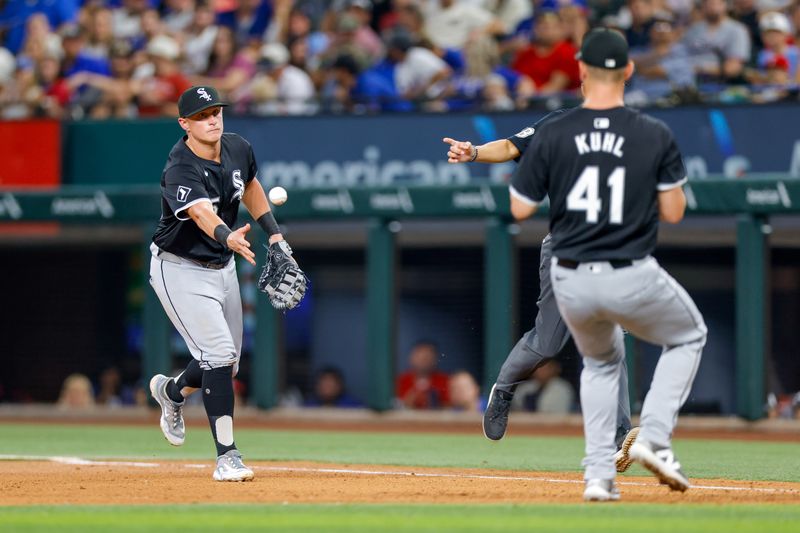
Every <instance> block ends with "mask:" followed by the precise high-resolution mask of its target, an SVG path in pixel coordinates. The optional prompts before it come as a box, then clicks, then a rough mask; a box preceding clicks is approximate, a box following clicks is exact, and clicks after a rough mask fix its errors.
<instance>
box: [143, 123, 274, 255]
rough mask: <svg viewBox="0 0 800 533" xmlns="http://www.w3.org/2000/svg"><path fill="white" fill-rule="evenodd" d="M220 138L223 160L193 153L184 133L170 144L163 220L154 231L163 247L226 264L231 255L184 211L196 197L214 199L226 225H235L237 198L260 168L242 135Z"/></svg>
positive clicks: (163, 179)
mask: <svg viewBox="0 0 800 533" xmlns="http://www.w3.org/2000/svg"><path fill="white" fill-rule="evenodd" d="M221 143H222V148H221V152H220V161H221V162H220V163H217V162H216V161H211V160H208V159H203V158H201V157H198V156H197V155H195V153H194V152H192V151H191V150H190V149H189V147H188V146H186V136H184V137H183V138H182V139H180V140H179V141H178V142H177V143H175V146H173V147H172V150H171V151H170V153H169V158H168V159H167V164H166V166H165V167H164V172H163V173H162V174H161V220H160V221H159V223H158V228H157V229H156V232H155V234H154V235H153V242H154V243H156V246H158V247H159V248H161V249H162V250H166V251H167V252H171V253H173V254H175V255H178V256H180V257H185V258H187V259H195V260H197V261H203V262H206V263H216V264H224V263H227V262H228V260H229V259H230V258H231V255H233V252H231V251H230V250H228V249H227V248H226V247H224V246H222V244H220V243H218V242H217V241H215V240H214V239H212V238H211V237H209V236H208V235H206V234H205V233H204V232H203V230H201V229H200V227H199V226H198V225H197V224H195V223H194V222H192V221H191V220H190V218H189V214H188V213H187V211H186V210H187V209H189V208H190V207H191V206H193V205H195V204H197V203H198V202H211V204H212V205H213V207H214V211H215V212H216V213H217V215H218V216H219V217H220V218H221V219H222V221H223V222H225V224H227V225H228V227H230V228H233V227H234V226H235V225H236V217H237V215H238V214H239V202H240V201H241V199H242V195H243V194H244V190H245V188H246V187H247V184H248V183H250V181H251V180H252V179H253V178H255V177H256V174H257V173H258V167H257V165H256V159H255V155H254V154H253V148H252V147H251V146H250V143H248V142H247V141H246V140H244V139H243V138H242V137H240V136H239V135H236V134H235V133H224V134H223V135H222V139H221Z"/></svg>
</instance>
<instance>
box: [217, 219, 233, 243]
mask: <svg viewBox="0 0 800 533" xmlns="http://www.w3.org/2000/svg"><path fill="white" fill-rule="evenodd" d="M231 233H233V232H232V231H231V228H229V227H228V226H226V225H225V224H220V225H218V226H217V227H216V228H214V239H216V241H217V242H218V243H220V244H221V245H222V246H224V247H225V248H227V247H228V235H230V234H231Z"/></svg>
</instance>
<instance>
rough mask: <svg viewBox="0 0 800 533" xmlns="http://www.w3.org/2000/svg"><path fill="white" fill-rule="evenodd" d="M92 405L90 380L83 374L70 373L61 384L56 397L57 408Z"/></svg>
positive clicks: (85, 407)
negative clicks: (59, 392) (59, 391)
mask: <svg viewBox="0 0 800 533" xmlns="http://www.w3.org/2000/svg"><path fill="white" fill-rule="evenodd" d="M91 407H94V395H93V393H92V382H91V381H89V378H87V377H86V376H84V375H83V374H70V375H69V376H67V379H65V380H64V383H63V384H62V385H61V394H60V395H59V397H58V408H59V409H62V410H73V409H76V410H80V409H88V408H91Z"/></svg>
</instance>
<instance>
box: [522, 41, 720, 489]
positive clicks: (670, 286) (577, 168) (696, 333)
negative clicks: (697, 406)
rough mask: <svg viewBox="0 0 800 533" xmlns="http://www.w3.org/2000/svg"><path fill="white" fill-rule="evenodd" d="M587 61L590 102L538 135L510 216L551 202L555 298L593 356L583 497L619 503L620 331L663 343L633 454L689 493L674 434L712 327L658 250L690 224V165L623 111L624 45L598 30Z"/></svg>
mask: <svg viewBox="0 0 800 533" xmlns="http://www.w3.org/2000/svg"><path fill="white" fill-rule="evenodd" d="M578 58H579V60H580V74H581V80H582V82H583V92H584V98H585V99H584V103H583V105H582V106H581V107H578V108H575V109H573V110H570V111H567V112H565V113H563V114H562V115H561V116H559V117H556V118H554V119H552V120H550V121H548V122H547V123H545V124H543V125H542V126H541V127H540V128H539V130H538V131H537V132H536V135H535V136H534V137H533V140H532V141H531V146H530V147H529V149H528V150H527V151H526V153H525V155H524V156H523V158H522V161H521V162H520V164H519V167H518V168H517V172H516V173H515V174H514V176H513V178H512V181H511V186H510V194H511V211H512V214H513V215H514V217H515V218H517V219H520V220H521V219H524V218H527V217H529V216H531V215H532V214H533V213H534V212H535V211H536V208H537V206H538V204H539V202H541V201H542V200H544V198H545V196H546V195H549V197H550V230H551V234H552V245H553V259H552V268H551V272H550V277H551V281H552V284H553V292H554V293H555V296H556V302H557V304H558V309H559V311H560V312H561V316H562V317H563V318H564V320H565V322H566V323H567V326H568V327H569V330H570V332H571V333H572V335H573V338H574V339H575V344H576V345H577V347H578V350H579V351H580V353H581V355H582V356H583V358H584V369H583V372H582V373H581V406H582V410H583V419H584V432H585V436H586V457H585V459H584V462H583V464H584V467H585V474H584V478H585V480H586V488H585V491H584V498H585V499H586V500H592V501H605V500H616V499H619V491H618V490H617V487H616V484H615V482H614V478H615V468H614V460H613V455H614V436H615V429H616V427H617V409H616V405H617V397H618V387H619V374H620V372H621V371H622V368H623V361H624V346H623V339H622V335H623V333H622V328H625V329H627V330H628V331H629V332H630V333H631V334H633V335H635V336H637V337H639V338H641V339H643V340H645V341H647V342H650V343H653V344H659V345H661V346H663V347H664V349H663V352H662V355H661V358H660V359H659V362H658V365H657V366H656V370H655V375H654V376H653V381H652V383H651V386H650V390H649V391H648V393H647V396H646V397H645V401H644V405H643V407H642V416H641V429H640V432H639V435H638V437H637V438H636V439H635V441H634V442H633V444H632V445H631V447H630V451H629V455H630V457H631V458H632V459H633V460H635V461H638V462H640V463H641V464H642V465H644V466H645V467H646V468H648V469H649V470H650V471H652V472H653V473H654V474H655V475H656V477H657V478H658V479H659V481H660V482H661V483H663V484H666V485H669V487H670V488H671V489H673V490H680V491H684V490H686V489H687V488H689V480H688V479H687V478H686V476H685V475H684V474H683V472H682V470H681V466H680V463H679V462H678V461H677V459H676V458H675V454H674V453H673V452H672V449H671V437H672V431H673V429H674V427H675V423H676V420H677V415H678V410H679V409H680V407H681V405H683V402H685V401H686V398H687V396H688V395H689V391H690V389H691V386H692V383H693V381H694V377H695V374H696V372H697V367H698V365H699V363H700V356H701V352H702V349H703V346H704V345H705V340H706V333H707V330H706V326H705V323H704V322H703V317H702V316H701V315H700V312H699V311H698V309H697V307H696V306H695V304H694V302H693V301H692V299H691V298H690V297H689V295H688V294H687V293H686V291H685V290H684V289H683V288H682V287H681V286H680V285H678V283H677V282H676V281H675V280H674V279H673V278H672V277H670V276H669V274H667V273H666V272H665V271H664V270H663V269H662V268H661V267H660V266H659V265H658V263H657V262H656V260H655V259H654V258H653V257H651V255H650V254H651V253H652V252H653V250H654V248H655V245H656V237H657V230H658V221H659V219H661V220H663V221H666V222H670V223H677V222H680V220H681V219H682V218H683V214H684V210H685V207H686V198H685V196H684V194H683V190H682V188H681V185H682V184H683V183H684V182H685V181H686V170H685V168H684V166H683V162H682V160H681V154H680V152H679V151H678V148H677V146H676V144H675V141H674V139H673V136H672V132H671V131H670V130H669V129H668V128H667V126H666V125H665V124H663V123H662V122H661V121H659V120H656V119H653V118H650V117H648V116H645V115H642V114H640V113H638V112H636V111H633V110H630V109H627V108H625V107H624V102H623V95H624V91H625V81H626V80H627V79H629V78H630V76H631V75H632V74H633V63H631V62H630V61H629V59H628V45H627V43H626V41H625V38H624V37H623V36H622V35H621V34H619V33H618V32H616V31H614V30H609V29H606V28H597V29H594V30H592V31H590V32H589V33H587V34H586V36H585V37H584V39H583V43H582V46H581V50H580V52H579V55H578Z"/></svg>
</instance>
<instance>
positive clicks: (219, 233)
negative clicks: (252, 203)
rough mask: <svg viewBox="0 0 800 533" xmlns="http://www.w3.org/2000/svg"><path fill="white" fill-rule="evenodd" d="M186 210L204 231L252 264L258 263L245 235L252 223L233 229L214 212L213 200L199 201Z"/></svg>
mask: <svg viewBox="0 0 800 533" xmlns="http://www.w3.org/2000/svg"><path fill="white" fill-rule="evenodd" d="M186 211H187V213H188V214H189V217H190V218H191V219H192V220H193V221H194V223H195V224H197V226H198V227H199V228H200V229H201V230H203V233H205V234H206V235H208V236H209V237H211V238H212V239H214V240H216V241H217V242H220V243H222V244H224V245H225V246H227V247H228V248H229V249H230V250H231V251H234V252H236V253H237V254H239V255H241V256H242V257H244V258H245V259H247V261H248V262H249V263H250V264H252V265H255V264H256V260H255V257H256V256H255V254H254V253H253V251H252V250H251V249H250V243H249V242H247V239H245V235H246V234H247V232H248V231H250V224H245V225H244V226H242V227H241V228H239V229H237V230H236V231H231V230H230V228H228V226H227V225H226V224H225V223H224V222H223V221H222V219H221V218H219V216H217V214H216V213H215V212H214V208H213V207H212V205H211V202H198V203H196V204H195V205H193V206H192V207H190V208H189V209H187V210H186Z"/></svg>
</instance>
